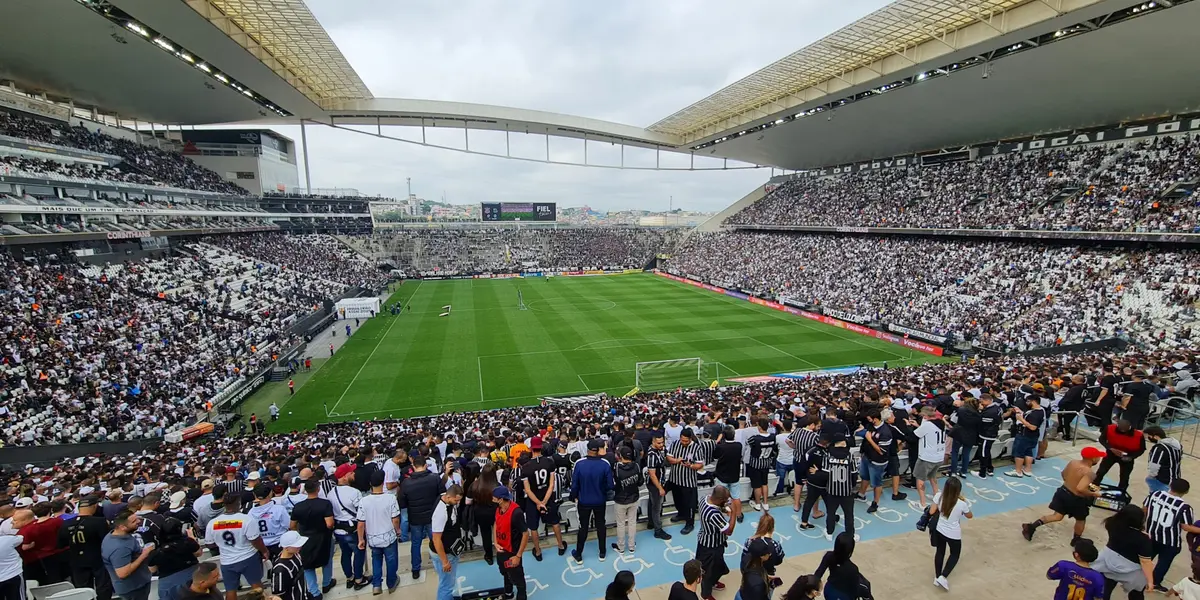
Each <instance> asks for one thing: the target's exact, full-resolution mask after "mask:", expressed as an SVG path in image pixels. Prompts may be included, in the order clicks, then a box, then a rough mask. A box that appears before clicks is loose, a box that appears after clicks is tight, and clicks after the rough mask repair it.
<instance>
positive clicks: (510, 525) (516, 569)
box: [492, 487, 529, 600]
mask: <svg viewBox="0 0 1200 600" xmlns="http://www.w3.org/2000/svg"><path fill="white" fill-rule="evenodd" d="M492 497H493V498H495V500H496V504H497V508H496V528H495V530H494V532H495V533H494V534H493V535H494V536H495V540H494V543H495V547H496V564H497V565H498V566H499V567H500V576H501V577H503V578H504V597H505V598H514V595H513V589H514V588H515V589H516V596H515V600H526V599H527V598H528V596H527V595H526V587H525V569H524V567H522V566H521V557H522V556H523V555H524V554H525V546H526V544H527V543H528V541H529V537H528V536H527V535H526V531H525V512H524V511H522V510H521V509H520V508H519V507H518V506H517V505H516V503H515V502H513V498H512V493H510V492H509V491H508V488H506V487H498V488H496V489H495V490H494V491H493V492H492Z"/></svg>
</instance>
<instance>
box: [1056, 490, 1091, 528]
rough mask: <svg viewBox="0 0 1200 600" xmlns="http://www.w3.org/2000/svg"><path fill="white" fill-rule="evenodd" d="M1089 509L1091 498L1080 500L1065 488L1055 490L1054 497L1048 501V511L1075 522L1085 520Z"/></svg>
mask: <svg viewBox="0 0 1200 600" xmlns="http://www.w3.org/2000/svg"><path fill="white" fill-rule="evenodd" d="M1091 509H1092V500H1091V498H1080V497H1079V496H1076V495H1075V494H1072V493H1071V491H1070V490H1068V489H1067V488H1066V487H1065V486H1064V487H1060V488H1058V489H1057V490H1055V491H1054V497H1053V498H1051V499H1050V510H1052V511H1054V512H1056V513H1058V514H1060V515H1064V516H1067V517H1070V518H1072V519H1075V520H1076V521H1082V520H1084V519H1086V518H1087V516H1088V513H1089V512H1091Z"/></svg>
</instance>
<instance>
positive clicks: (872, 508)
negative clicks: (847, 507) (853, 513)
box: [867, 502, 879, 513]
mask: <svg viewBox="0 0 1200 600" xmlns="http://www.w3.org/2000/svg"><path fill="white" fill-rule="evenodd" d="M877 510H879V504H877V503H875V502H872V503H871V506H870V507H868V508H867V512H868V513H873V512H875V511H877Z"/></svg>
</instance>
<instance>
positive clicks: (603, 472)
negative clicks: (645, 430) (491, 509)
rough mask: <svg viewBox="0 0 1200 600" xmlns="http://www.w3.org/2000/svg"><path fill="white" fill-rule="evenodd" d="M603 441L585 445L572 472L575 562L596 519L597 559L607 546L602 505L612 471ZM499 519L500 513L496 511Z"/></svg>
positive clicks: (577, 560)
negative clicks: (575, 513)
mask: <svg viewBox="0 0 1200 600" xmlns="http://www.w3.org/2000/svg"><path fill="white" fill-rule="evenodd" d="M604 448H605V444H604V440H599V439H595V440H592V441H590V442H588V444H587V457H586V458H584V459H583V460H580V461H579V462H577V463H575V470H574V472H573V474H572V475H571V500H572V501H574V502H575V506H576V510H577V511H578V513H579V533H578V535H577V536H576V538H575V550H573V551H572V552H571V558H574V559H575V562H576V563H583V546H584V544H586V543H587V536H588V528H589V527H591V526H592V522H593V521H594V522H595V527H596V541H597V543H598V544H599V546H600V562H604V557H605V555H606V551H607V550H608V546H607V544H606V541H607V540H606V539H605V537H606V533H605V529H606V528H607V526H606V525H605V523H604V507H605V504H606V503H607V501H608V491H609V490H611V489H613V472H612V468H611V467H609V466H608V461H606V460H604V458H602V456H601V452H603V451H604ZM497 518H499V513H497Z"/></svg>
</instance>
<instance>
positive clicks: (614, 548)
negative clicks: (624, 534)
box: [612, 543, 625, 554]
mask: <svg viewBox="0 0 1200 600" xmlns="http://www.w3.org/2000/svg"><path fill="white" fill-rule="evenodd" d="M612 549H613V550H616V551H617V554H624V553H625V550H624V549H622V548H621V547H620V546H618V545H616V544H615V543H614V544H612Z"/></svg>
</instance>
